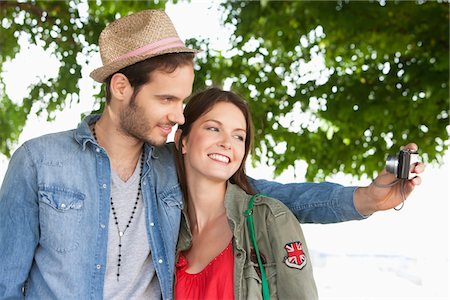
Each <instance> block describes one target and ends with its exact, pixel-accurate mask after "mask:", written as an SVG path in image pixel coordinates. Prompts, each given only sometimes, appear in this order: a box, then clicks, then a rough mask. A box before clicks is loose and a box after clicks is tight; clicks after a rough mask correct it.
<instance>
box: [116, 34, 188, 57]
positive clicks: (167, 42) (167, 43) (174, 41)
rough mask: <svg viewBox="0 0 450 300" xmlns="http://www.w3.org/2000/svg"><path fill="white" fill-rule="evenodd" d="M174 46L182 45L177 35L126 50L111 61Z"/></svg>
mask: <svg viewBox="0 0 450 300" xmlns="http://www.w3.org/2000/svg"><path fill="white" fill-rule="evenodd" d="M176 47H184V44H183V42H182V41H181V40H180V39H179V38H178V37H170V38H165V39H162V40H159V41H156V42H153V43H150V44H148V45H145V46H144V47H141V48H138V49H135V50H133V51H130V52H127V53H125V54H123V55H121V56H119V57H118V58H116V59H115V60H114V61H113V62H118V61H121V60H124V59H127V58H130V57H133V56H138V55H142V54H146V55H148V54H156V53H159V52H161V51H164V50H167V49H171V48H176Z"/></svg>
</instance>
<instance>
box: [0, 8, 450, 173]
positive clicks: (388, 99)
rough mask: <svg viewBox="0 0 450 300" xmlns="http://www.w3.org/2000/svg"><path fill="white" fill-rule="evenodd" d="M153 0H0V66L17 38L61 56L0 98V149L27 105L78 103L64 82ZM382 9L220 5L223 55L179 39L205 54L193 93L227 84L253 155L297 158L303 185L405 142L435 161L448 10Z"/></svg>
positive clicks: (74, 89)
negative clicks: (106, 35)
mask: <svg viewBox="0 0 450 300" xmlns="http://www.w3.org/2000/svg"><path fill="white" fill-rule="evenodd" d="M158 3H159V4H157V5H152V4H149V3H148V2H140V1H137V2H131V1H127V2H119V1H104V2H102V1H96V2H90V1H89V2H87V1H86V0H84V1H82V0H71V1H69V2H59V1H57V2H42V1H32V2H20V3H18V2H9V1H7V2H0V9H1V13H2V31H1V35H0V71H1V70H2V65H3V62H5V61H6V60H8V59H12V58H13V57H14V55H15V54H16V53H17V52H18V51H19V48H18V43H17V39H18V36H19V35H21V34H25V35H27V36H28V38H29V40H30V42H31V43H35V44H37V45H41V46H42V47H44V48H47V49H52V51H53V53H54V54H55V55H56V56H57V57H58V59H59V60H60V61H61V67H60V69H59V75H58V77H57V78H55V79H51V80H41V82H39V83H38V84H36V85H34V86H32V87H31V88H30V96H29V97H27V98H26V99H23V102H22V103H14V102H13V101H11V100H10V99H9V98H8V97H7V96H6V93H3V95H2V96H0V126H1V128H2V131H1V132H0V151H1V152H3V153H5V154H7V155H9V154H10V149H11V146H12V145H13V143H14V142H16V141H17V138H18V135H19V133H20V131H21V129H22V127H23V125H24V123H25V120H26V117H27V115H28V113H29V112H30V111H31V108H32V106H33V105H36V106H37V107H39V111H38V112H43V111H47V112H51V111H55V110H58V109H61V108H63V107H64V105H67V104H68V103H71V102H72V101H78V98H77V95H78V93H79V88H78V86H77V82H76V81H74V80H73V78H79V77H80V71H81V67H80V66H81V65H82V64H83V63H85V62H84V61H83V60H85V59H86V57H88V56H89V55H90V54H91V53H92V52H95V51H98V49H97V46H96V43H97V39H98V35H99V33H100V30H101V29H102V28H104V26H105V24H106V23H109V22H110V21H111V20H113V19H114V18H116V17H117V16H120V15H125V14H128V13H129V12H132V11H138V10H141V9H146V8H151V7H160V8H163V7H164V2H158ZM380 3H381V4H380ZM380 3H379V2H349V1H329V2H322V1H317V2H304V1H289V2H288V1H286V2H279V1H277V2H269V1H263V0H261V1H259V2H255V1H253V2H236V1H231V0H229V1H225V2H224V3H223V13H224V25H225V24H228V25H231V26H234V27H235V32H234V34H233V36H232V39H231V41H230V42H231V45H232V48H231V49H229V50H226V51H213V50H208V47H207V44H205V42H204V41H195V40H190V41H188V43H189V44H192V45H194V46H196V47H202V48H203V49H206V51H205V52H204V53H203V54H201V55H200V56H199V58H198V60H197V66H196V68H197V69H198V71H197V73H196V74H197V76H196V81H195V89H199V88H202V87H203V86H204V85H205V84H208V85H209V84H214V85H223V84H224V83H225V82H232V89H233V90H235V91H237V92H238V93H240V94H241V95H242V96H243V97H244V98H245V99H248V101H249V103H250V106H251V110H252V112H253V117H254V123H255V130H256V134H257V138H256V141H255V150H254V153H253V157H254V158H255V159H256V160H264V158H265V157H268V160H267V163H268V164H272V165H274V166H275V167H276V173H277V174H279V173H281V172H282V171H283V170H285V169H286V168H287V167H288V166H290V165H293V164H294V163H295V161H297V160H304V161H306V162H307V163H308V170H307V174H306V175H307V178H308V179H322V178H324V177H325V176H327V175H330V174H332V173H334V172H336V171H343V172H346V173H350V174H354V175H362V174H367V175H369V176H373V175H374V174H375V172H377V171H379V170H380V169H382V168H383V165H384V160H385V156H386V154H387V153H394V152H396V151H397V150H398V148H399V147H400V145H403V144H405V143H406V142H407V141H415V142H417V143H418V144H419V145H420V148H421V154H422V157H424V159H425V160H426V161H440V160H441V158H442V154H443V153H444V151H445V150H446V149H447V148H448V140H449V136H448V134H449V129H448V115H449V111H448V98H449V95H448V89H449V87H448V85H449V75H448V74H449V67H448V65H449V62H448V53H449V26H448V24H449V6H448V3H440V2H431V1H430V2H425V1H420V3H415V2H409V1H405V2H400V1H396V2H391V1H386V3H384V1H380ZM80 7H81V8H80ZM206 43H207V42H206ZM80 53H81V54H80ZM315 61H323V66H322V68H321V69H320V70H319V71H314V69H311V68H310V65H311V64H312V62H315ZM65 74H71V76H65ZM0 88H1V89H2V90H3V91H4V90H5V85H4V84H3V81H2V80H1V79H0ZM102 96H103V93H102V92H101V93H100V94H99V95H98V97H99V98H102Z"/></svg>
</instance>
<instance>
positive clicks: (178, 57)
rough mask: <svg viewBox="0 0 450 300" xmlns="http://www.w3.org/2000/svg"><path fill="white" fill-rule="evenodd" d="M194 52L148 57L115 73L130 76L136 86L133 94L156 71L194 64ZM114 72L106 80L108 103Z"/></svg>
mask: <svg viewBox="0 0 450 300" xmlns="http://www.w3.org/2000/svg"><path fill="white" fill-rule="evenodd" d="M193 60H194V53H189V52H182V53H169V54H163V55H159V56H155V57H151V58H148V59H146V60H143V61H140V62H137V63H135V64H133V65H131V66H127V67H125V68H123V69H120V70H119V71H117V72H115V73H114V74H117V73H121V74H123V75H125V76H126V77H127V78H128V81H129V82H130V84H131V86H132V87H133V88H134V91H133V96H136V94H137V93H138V92H139V91H140V89H141V87H142V86H143V85H145V84H147V83H148V82H150V80H151V75H152V73H153V72H154V71H156V70H158V71H163V72H167V73H172V72H174V71H175V70H176V69H177V68H178V67H182V66H186V65H193V64H194V62H193ZM114 74H112V75H110V76H109V77H108V78H107V79H106V80H105V86H106V103H109V101H111V88H110V86H111V78H112V77H113V76H114Z"/></svg>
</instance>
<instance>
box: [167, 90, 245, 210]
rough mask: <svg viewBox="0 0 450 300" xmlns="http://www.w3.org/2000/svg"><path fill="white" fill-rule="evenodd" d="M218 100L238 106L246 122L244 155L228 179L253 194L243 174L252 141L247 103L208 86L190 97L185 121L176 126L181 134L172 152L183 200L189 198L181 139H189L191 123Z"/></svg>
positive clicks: (231, 94) (234, 95)
mask: <svg viewBox="0 0 450 300" xmlns="http://www.w3.org/2000/svg"><path fill="white" fill-rule="evenodd" d="M220 102H226V103H231V104H233V105H235V106H236V107H237V108H239V110H240V111H241V112H242V114H243V115H244V118H245V121H246V123H247V125H246V138H245V153H244V157H243V158H242V163H241V165H240V166H239V169H238V170H237V171H236V172H235V173H234V174H233V176H231V178H230V179H229V181H230V182H231V183H234V184H236V185H238V186H239V187H240V188H242V189H243V190H244V191H245V192H247V193H248V194H254V191H253V188H252V186H251V185H250V183H249V182H248V179H247V175H246V174H245V161H246V159H247V156H248V153H249V152H250V149H251V146H252V141H253V123H252V118H251V115H250V109H249V108H248V105H247V103H246V102H245V101H244V100H242V99H241V98H240V97H239V96H238V95H236V94H235V93H233V92H228V91H224V90H221V89H218V88H209V89H207V90H204V91H202V92H200V93H198V94H196V95H194V96H192V98H190V100H189V102H188V103H187V105H186V107H185V109H184V117H185V120H186V121H185V122H184V124H183V125H179V126H178V129H181V134H180V138H179V140H178V144H177V147H176V149H175V151H174V153H175V163H176V167H177V175H178V181H179V182H180V186H181V190H182V192H183V196H184V199H185V201H189V198H188V187H187V181H186V169H185V167H184V156H183V154H182V149H181V147H182V140H183V138H186V137H187V138H188V139H189V133H190V132H191V128H192V124H193V123H194V122H195V121H196V120H198V119H199V118H200V117H201V116H203V115H204V114H206V113H208V112H209V111H210V110H212V109H213V108H214V106H215V105H216V104H217V103H220Z"/></svg>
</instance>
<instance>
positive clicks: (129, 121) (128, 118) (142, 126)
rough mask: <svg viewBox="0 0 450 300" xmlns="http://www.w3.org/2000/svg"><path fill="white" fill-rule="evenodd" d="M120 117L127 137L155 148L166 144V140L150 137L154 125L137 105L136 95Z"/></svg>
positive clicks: (122, 128)
mask: <svg viewBox="0 0 450 300" xmlns="http://www.w3.org/2000/svg"><path fill="white" fill-rule="evenodd" d="M119 117H120V127H121V130H122V131H123V133H125V134H126V135H129V136H132V137H134V138H135V139H138V140H140V141H143V142H145V143H148V144H150V145H153V146H161V145H164V144H165V143H166V141H167V140H166V139H163V138H161V139H155V138H152V137H151V136H150V132H151V129H152V124H151V122H150V121H149V120H148V119H147V118H146V117H145V115H144V114H143V113H142V112H141V111H140V110H139V107H138V106H137V105H136V95H134V94H133V96H132V97H131V99H130V103H129V105H128V106H127V107H126V108H125V109H124V110H122V111H121V112H120V116H119Z"/></svg>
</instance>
